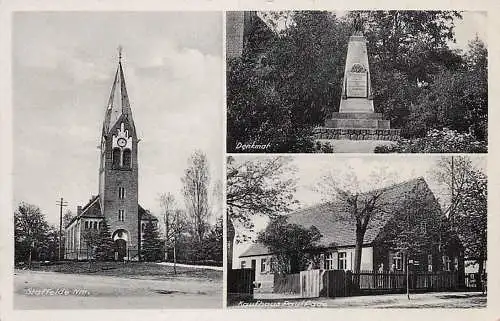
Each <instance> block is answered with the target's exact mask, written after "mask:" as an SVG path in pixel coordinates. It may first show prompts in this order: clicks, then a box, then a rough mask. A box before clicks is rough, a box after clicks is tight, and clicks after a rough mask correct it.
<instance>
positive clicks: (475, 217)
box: [227, 155, 488, 309]
mask: <svg viewBox="0 0 500 321" xmlns="http://www.w3.org/2000/svg"><path fill="white" fill-rule="evenodd" d="M487 183H488V178H487V174H486V158H485V157H484V156H462V155H461V156H441V155H435V156H430V155H429V156H425V155H420V156H409V155H407V156H398V155H391V156H384V157H375V156H367V155H363V156H337V157H333V156H332V155H317V157H312V156H311V155H297V156H263V155H262V156H250V155H241V156H240V155H235V156H229V159H228V160H227V215H228V232H227V235H228V242H227V247H228V249H227V253H228V272H227V278H228V280H227V304H228V307H229V308H251V309H263V308H264V309H265V308H284V309H290V308H299V309H303V308H455V309H456V308H464V309H465V308H486V304H487V275H488V272H487V271H488V265H487V212H488V211H487V196H488V191H487V185H488V184H487Z"/></svg>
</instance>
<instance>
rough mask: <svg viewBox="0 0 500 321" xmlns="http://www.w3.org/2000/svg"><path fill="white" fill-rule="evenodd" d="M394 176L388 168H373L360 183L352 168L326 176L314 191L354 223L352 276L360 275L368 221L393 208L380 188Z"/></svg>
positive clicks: (391, 180)
mask: <svg viewBox="0 0 500 321" xmlns="http://www.w3.org/2000/svg"><path fill="white" fill-rule="evenodd" d="M395 176H396V174H395V173H394V172H389V171H388V170H387V168H380V169H374V170H373V171H372V173H371V175H370V176H369V177H368V179H366V180H364V181H363V180H362V179H361V178H360V177H358V176H357V173H355V172H354V171H353V170H352V169H351V170H350V171H348V172H345V173H338V172H336V173H333V172H330V173H327V174H325V175H324V176H323V177H322V178H321V181H320V182H319V184H318V187H317V190H318V191H319V192H320V193H322V194H323V196H324V197H325V200H326V201H330V202H334V203H336V204H338V206H339V208H340V210H339V212H345V213H348V214H349V215H350V216H351V218H352V219H353V220H354V221H355V224H356V245H355V250H354V271H353V272H354V273H359V271H360V269H361V252H362V250H363V242H364V237H365V233H366V229H367V228H368V224H369V223H370V220H372V219H373V218H374V217H375V216H376V215H380V214H381V213H385V212H388V211H389V210H390V207H391V206H392V202H391V201H392V200H390V199H388V198H385V197H383V196H384V193H385V191H386V190H385V189H383V188H382V189H381V188H380V186H383V185H387V184H388V182H393V181H394V177H395Z"/></svg>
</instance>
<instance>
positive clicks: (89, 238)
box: [82, 228, 101, 268]
mask: <svg viewBox="0 0 500 321" xmlns="http://www.w3.org/2000/svg"><path fill="white" fill-rule="evenodd" d="M82 238H83V240H84V241H85V244H86V247H87V258H88V259H89V262H91V261H92V259H95V257H94V256H95V254H96V248H97V246H98V245H99V243H101V239H100V237H99V232H98V231H97V229H93V228H88V229H85V230H84V231H83V233H82ZM89 268H90V265H89Z"/></svg>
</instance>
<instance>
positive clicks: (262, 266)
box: [260, 258, 267, 273]
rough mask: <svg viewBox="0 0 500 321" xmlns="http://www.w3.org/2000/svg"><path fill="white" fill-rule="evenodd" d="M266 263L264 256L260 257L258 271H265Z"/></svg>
mask: <svg viewBox="0 0 500 321" xmlns="http://www.w3.org/2000/svg"><path fill="white" fill-rule="evenodd" d="M266 263H267V259H265V258H262V259H260V273H264V272H266Z"/></svg>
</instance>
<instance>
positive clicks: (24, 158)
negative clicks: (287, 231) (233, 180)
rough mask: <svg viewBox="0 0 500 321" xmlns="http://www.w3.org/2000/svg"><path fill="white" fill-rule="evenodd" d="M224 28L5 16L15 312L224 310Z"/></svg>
mask: <svg viewBox="0 0 500 321" xmlns="http://www.w3.org/2000/svg"><path fill="white" fill-rule="evenodd" d="M222 19H223V16H222V12H188V11H185V12H114V11H110V12H92V11H89V12H85V11H81V12H79V11H75V12H69V11H68V12H64V11H61V12H56V11H53V12H36V11H32V12H15V13H13V16H12V90H13V108H12V110H13V116H12V117H13V176H12V177H13V178H12V180H13V213H12V217H13V219H12V221H13V225H14V243H15V244H14V247H15V251H14V258H13V259H14V267H15V270H14V278H13V281H14V289H13V291H14V297H13V301H14V308H15V309H22V310H26V309H36V310H41V309H164V308H190V309H196V308H222V301H223V296H222V293H223V244H224V243H223V217H222V216H223V203H222V202H223V201H222V200H223V196H222V193H223V191H222V185H221V184H222V177H223V176H222V175H223V174H222V171H223V165H222V164H223V160H224V158H223V141H222V139H221V137H222V136H223V129H222V128H223V127H222V123H223V112H222V109H221V106H222V104H223V95H222V89H223V85H222V84H223V72H222V70H223V64H222V51H223V37H222V25H223V20H222Z"/></svg>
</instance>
